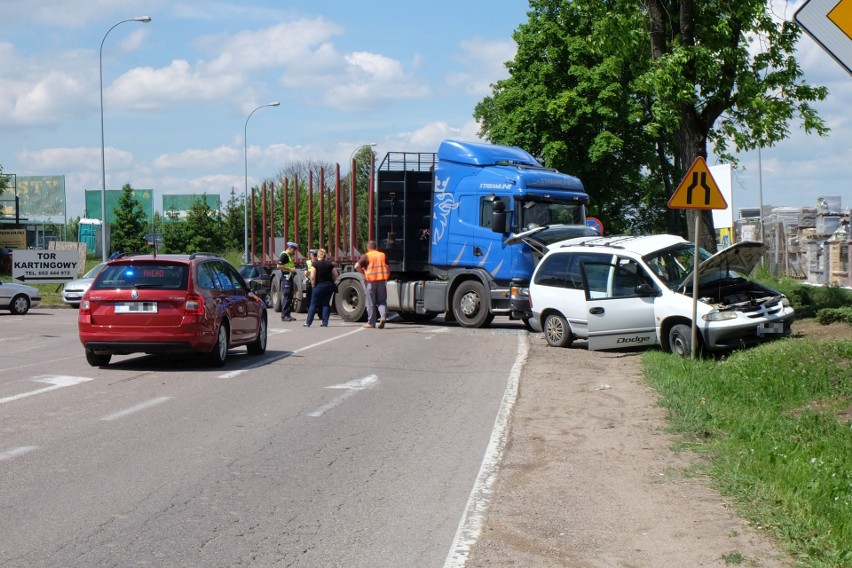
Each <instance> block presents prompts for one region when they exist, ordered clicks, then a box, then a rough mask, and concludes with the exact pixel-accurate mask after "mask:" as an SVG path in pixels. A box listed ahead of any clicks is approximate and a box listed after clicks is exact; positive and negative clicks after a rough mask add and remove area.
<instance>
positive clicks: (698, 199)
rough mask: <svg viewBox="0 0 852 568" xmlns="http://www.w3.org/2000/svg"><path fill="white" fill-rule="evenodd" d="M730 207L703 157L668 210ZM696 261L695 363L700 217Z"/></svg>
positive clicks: (697, 160)
mask: <svg viewBox="0 0 852 568" xmlns="http://www.w3.org/2000/svg"><path fill="white" fill-rule="evenodd" d="M727 208H728V204H727V202H726V201H725V196H724V195H722V192H721V190H720V189H719V186H718V185H717V184H716V180H714V179H713V174H711V173H710V169H709V168H708V167H707V162H706V161H705V160H704V158H703V157H701V156H698V157H697V158H695V161H694V162H693V163H692V166H691V167H690V168H689V171H687V172H686V175H685V176H683V181H681V182H680V185H678V186H677V189H676V190H675V191H674V193H673V194H672V196H671V197H670V198H669V209H700V210H704V209H727ZM694 234H695V253H694V254H695V258H693V260H692V342H691V343H692V345H691V346H690V351H691V353H690V356H691V358H692V359H695V351H696V344H697V343H698V341H697V340H698V322H697V321H696V318H697V317H698V258H699V255H698V235H700V234H701V214H700V213H699V214H698V215H696V216H695V233H694Z"/></svg>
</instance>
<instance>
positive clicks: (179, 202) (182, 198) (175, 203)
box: [163, 193, 221, 222]
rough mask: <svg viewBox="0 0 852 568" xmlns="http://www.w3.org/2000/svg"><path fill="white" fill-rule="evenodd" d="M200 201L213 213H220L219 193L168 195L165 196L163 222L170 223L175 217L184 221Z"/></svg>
mask: <svg viewBox="0 0 852 568" xmlns="http://www.w3.org/2000/svg"><path fill="white" fill-rule="evenodd" d="M198 200H201V201H203V202H204V203H206V204H207V207H209V208H210V210H211V211H213V212H215V213H219V209H220V208H221V198H220V197H219V194H218V193H212V194H211V193H190V194H181V195H177V194H168V195H163V221H165V222H169V221H171V220H172V219H171V217H174V216H176V217H177V219H183V218H184V217H186V214H187V213H188V212H189V210H190V209H192V206H193V204H194V203H195V202H196V201H198Z"/></svg>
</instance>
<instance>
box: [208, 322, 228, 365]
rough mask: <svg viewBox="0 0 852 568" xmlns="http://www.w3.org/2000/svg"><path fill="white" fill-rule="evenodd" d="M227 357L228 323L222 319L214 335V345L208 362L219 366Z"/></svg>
mask: <svg viewBox="0 0 852 568" xmlns="http://www.w3.org/2000/svg"><path fill="white" fill-rule="evenodd" d="M227 358H228V325H227V324H226V323H225V322H224V321H223V322H222V324H221V325H220V326H219V333H218V335H217V336H216V345H214V346H213V351H211V352H210V362H211V363H212V364H213V366H215V367H221V366H222V365H224V364H225V359H227Z"/></svg>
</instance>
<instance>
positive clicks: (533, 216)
mask: <svg viewBox="0 0 852 568" xmlns="http://www.w3.org/2000/svg"><path fill="white" fill-rule="evenodd" d="M584 223H585V219H584V218H583V206H582V205H581V204H578V203H555V202H553V201H544V200H541V201H525V202H524V203H523V204H522V205H521V208H520V223H519V226H520V228H521V232H523V231H529V230H530V229H535V228H536V227H544V226H547V225H582V224H584Z"/></svg>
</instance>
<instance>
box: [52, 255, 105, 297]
mask: <svg viewBox="0 0 852 568" xmlns="http://www.w3.org/2000/svg"><path fill="white" fill-rule="evenodd" d="M104 265H105V263H103V262H101V263H99V264H97V265H95V266H94V267H92V269H91V270H89V271H88V272H87V273H85V274H84V275H83V276H82V277H80V278H77V279H76V280H69V281H68V282H66V283H65V284H63V285H62V301H63V302H65V303H66V304H68V305H70V306H74V307H75V308H79V307H80V299H81V298H82V297H83V294H85V293H86V291H87V290H88V289H89V286H91V285H92V282H94V281H95V277H96V276H97V275H98V273H100V271H101V269H102V268H103V267H104Z"/></svg>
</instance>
